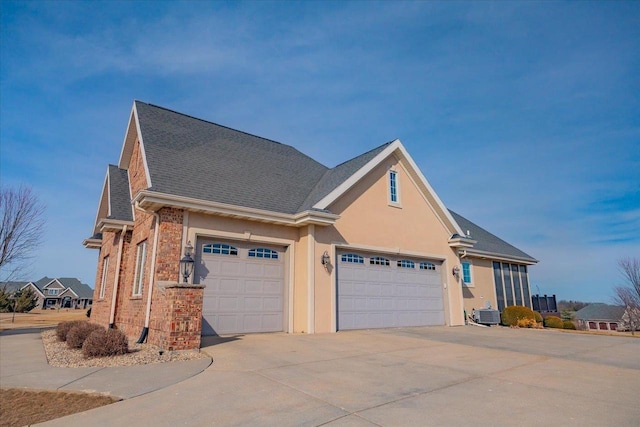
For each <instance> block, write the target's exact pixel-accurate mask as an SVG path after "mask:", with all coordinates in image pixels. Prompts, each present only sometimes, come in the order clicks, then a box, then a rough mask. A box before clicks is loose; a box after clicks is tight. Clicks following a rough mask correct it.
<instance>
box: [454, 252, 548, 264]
mask: <svg viewBox="0 0 640 427" xmlns="http://www.w3.org/2000/svg"><path fill="white" fill-rule="evenodd" d="M466 253H467V255H468V256H474V257H484V258H488V259H494V260H496V261H511V262H519V263H521V264H526V265H534V264H537V263H538V262H539V261H538V260H537V259H534V258H523V257H517V256H512V255H505V254H499V253H495V252H489V251H481V250H477V249H466Z"/></svg>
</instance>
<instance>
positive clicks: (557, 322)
mask: <svg viewBox="0 0 640 427" xmlns="http://www.w3.org/2000/svg"><path fill="white" fill-rule="evenodd" d="M544 326H546V327H547V328H556V329H562V328H563V327H564V322H563V321H562V319H561V318H559V317H557V316H548V317H547V318H546V319H544Z"/></svg>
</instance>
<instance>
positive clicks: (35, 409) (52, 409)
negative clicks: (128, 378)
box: [0, 389, 117, 427]
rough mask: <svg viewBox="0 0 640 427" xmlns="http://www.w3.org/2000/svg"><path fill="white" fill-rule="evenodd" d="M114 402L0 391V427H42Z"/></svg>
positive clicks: (62, 394) (70, 395) (82, 396)
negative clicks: (38, 425) (44, 423)
mask: <svg viewBox="0 0 640 427" xmlns="http://www.w3.org/2000/svg"><path fill="white" fill-rule="evenodd" d="M116 401H117V399H114V398H112V397H109V396H103V395H96V394H87V393H66V392H55V391H32V390H19V389H3V390H0V427H9V426H26V425H31V424H35V423H42V422H44V421H48V420H53V419H56V418H60V417H64V416H66V415H71V414H75V413H76V412H83V411H87V410H89V409H93V408H97V407H99V406H104V405H108V404H110V403H114V402H116Z"/></svg>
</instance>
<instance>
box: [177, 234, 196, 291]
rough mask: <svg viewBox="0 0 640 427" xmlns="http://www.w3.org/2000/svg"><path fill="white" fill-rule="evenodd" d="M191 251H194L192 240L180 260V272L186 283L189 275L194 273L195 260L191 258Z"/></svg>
mask: <svg viewBox="0 0 640 427" xmlns="http://www.w3.org/2000/svg"><path fill="white" fill-rule="evenodd" d="M191 251H193V246H191V242H190V241H189V242H188V243H187V246H185V248H184V256H183V257H182V259H181V260H180V273H181V274H182V277H183V278H184V283H188V280H189V276H191V273H193V266H194V263H195V262H194V261H193V258H191Z"/></svg>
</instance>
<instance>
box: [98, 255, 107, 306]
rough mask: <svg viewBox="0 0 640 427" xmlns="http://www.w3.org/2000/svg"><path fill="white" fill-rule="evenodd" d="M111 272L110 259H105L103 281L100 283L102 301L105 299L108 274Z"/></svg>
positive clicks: (103, 262)
mask: <svg viewBox="0 0 640 427" xmlns="http://www.w3.org/2000/svg"><path fill="white" fill-rule="evenodd" d="M108 271H109V257H108V256H106V257H104V260H103V261H102V280H101V281H100V299H102V298H104V293H105V288H106V287H107V286H106V285H107V272H108Z"/></svg>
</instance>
